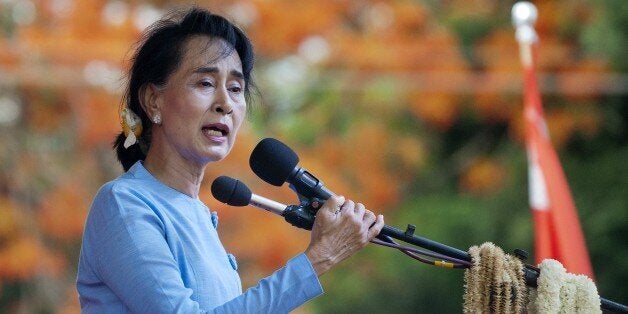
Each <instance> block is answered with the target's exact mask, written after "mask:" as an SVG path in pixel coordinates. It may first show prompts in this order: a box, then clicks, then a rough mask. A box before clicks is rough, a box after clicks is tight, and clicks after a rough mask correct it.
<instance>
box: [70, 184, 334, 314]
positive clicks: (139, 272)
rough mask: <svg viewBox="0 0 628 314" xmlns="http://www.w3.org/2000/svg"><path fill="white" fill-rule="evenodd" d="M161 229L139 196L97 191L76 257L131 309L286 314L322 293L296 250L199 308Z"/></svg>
mask: <svg viewBox="0 0 628 314" xmlns="http://www.w3.org/2000/svg"><path fill="white" fill-rule="evenodd" d="M164 230H165V229H164V225H163V221H162V219H161V217H160V216H159V212H158V211H154V210H152V209H151V208H150V207H149V206H148V205H147V202H145V200H142V199H141V196H137V195H131V194H129V193H124V192H118V193H117V192H116V191H115V188H111V189H110V190H109V191H102V190H101V192H100V193H99V194H98V195H97V197H96V199H95V200H94V203H93V205H92V209H91V211H90V215H89V217H88V220H87V223H86V226H85V234H84V239H83V242H84V243H83V247H82V250H83V252H82V253H81V258H82V259H83V258H84V259H85V261H84V262H85V263H86V265H89V266H90V268H92V271H93V273H94V276H95V277H97V278H98V279H99V280H100V281H102V282H103V283H104V284H105V285H106V286H107V287H108V288H109V289H111V291H113V293H114V294H115V296H116V297H118V298H119V299H120V300H121V301H122V302H123V303H124V305H125V306H126V307H127V308H128V309H129V310H131V311H132V312H141V313H205V312H215V313H244V312H246V313H271V312H272V313H286V312H289V311H291V310H292V309H294V308H296V307H298V306H300V305H302V304H303V303H305V302H306V301H308V300H310V299H312V298H314V297H316V296H318V295H320V294H321V293H322V288H321V286H320V282H319V281H318V277H317V276H316V273H315V272H314V269H313V267H312V265H311V263H310V262H309V260H308V259H307V257H306V256H305V255H304V254H300V255H298V256H296V257H295V258H293V259H291V260H290V261H289V262H288V263H287V264H286V266H284V267H283V268H281V269H279V270H277V271H276V272H275V273H273V274H272V275H271V276H269V277H267V278H265V279H262V280H261V281H260V282H259V284H258V285H257V286H255V287H253V288H251V289H248V290H247V291H246V292H245V293H243V294H241V295H239V296H238V297H236V298H234V299H232V300H231V301H229V302H227V303H225V304H223V305H221V306H219V307H217V308H215V309H201V308H199V304H198V302H196V301H194V300H192V299H191V296H192V290H191V289H189V288H186V287H185V286H184V283H183V281H182V279H181V273H180V272H179V269H178V266H177V263H176V261H175V259H174V257H173V255H172V253H171V251H170V249H169V247H168V244H167V242H166V240H165V238H164V237H165V233H164ZM79 272H80V270H79ZM90 302H96V303H98V302H99V300H97V299H93V298H89V297H88V298H82V300H81V303H82V304H81V305H82V307H83V310H84V311H85V312H89V309H90ZM91 305H94V304H91ZM95 308H97V306H96V307H95Z"/></svg>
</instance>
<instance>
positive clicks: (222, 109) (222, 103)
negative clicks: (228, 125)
mask: <svg viewBox="0 0 628 314" xmlns="http://www.w3.org/2000/svg"><path fill="white" fill-rule="evenodd" d="M212 109H213V110H214V111H215V112H217V113H220V114H230V113H232V112H233V105H232V104H231V100H230V99H229V93H228V91H227V90H226V89H222V90H221V91H219V92H218V93H216V99H215V101H214V104H213V108H212Z"/></svg>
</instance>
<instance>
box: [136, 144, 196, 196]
mask: <svg viewBox="0 0 628 314" xmlns="http://www.w3.org/2000/svg"><path fill="white" fill-rule="evenodd" d="M152 148H155V147H151V150H149V152H148V154H147V156H146V160H145V161H144V168H146V170H148V172H150V173H151V174H152V175H153V176H154V177H155V178H157V179H158V180H159V181H161V182H162V183H164V184H165V185H167V186H169V187H171V188H173V189H175V190H177V191H179V192H181V193H184V194H186V195H188V196H190V197H192V198H196V197H198V193H199V190H200V187H201V182H202V181H203V175H204V173H205V166H204V165H194V164H192V163H190V162H187V161H185V160H184V159H183V158H181V156H178V154H167V153H164V152H161V150H158V149H152ZM166 156H168V157H166ZM173 156H176V157H179V158H176V157H175V158H173Z"/></svg>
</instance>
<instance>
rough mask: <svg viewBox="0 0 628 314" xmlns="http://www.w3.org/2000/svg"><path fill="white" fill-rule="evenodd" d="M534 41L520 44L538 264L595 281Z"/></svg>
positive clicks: (534, 37)
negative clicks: (540, 82) (548, 119)
mask: <svg viewBox="0 0 628 314" xmlns="http://www.w3.org/2000/svg"><path fill="white" fill-rule="evenodd" d="M530 27H531V26H530ZM527 31H530V29H528V30H527ZM532 32H533V29H532ZM531 38H532V39H533V40H530V41H528V42H527V43H522V41H520V44H522V47H521V53H522V63H523V67H524V89H525V90H524V116H525V133H526V148H527V154H528V179H529V188H530V207H531V208H532V213H533V218H534V234H535V239H534V244H535V261H536V262H537V263H539V262H541V261H542V260H544V259H547V258H551V259H555V260H558V261H559V262H561V263H562V264H563V265H564V266H565V268H566V269H567V271H568V272H570V273H575V274H583V275H586V276H588V277H589V278H591V279H593V269H592V268H591V262H590V261H589V253H588V252H587V247H586V243H585V240H584V235H583V233H582V229H581V227H580V222H579V220H578V214H577V211H576V207H575V205H574V202H573V199H572V197H571V192H570V190H569V185H568V183H567V179H566V178H565V174H564V173H563V170H562V167H561V165H560V161H559V159H558V155H557V154H556V151H555V150H554V147H553V146H552V143H551V141H550V138H549V134H548V130H547V126H546V124H545V117H544V114H543V106H542V103H541V95H540V93H539V90H538V86H537V81H536V76H535V68H534V67H535V62H534V53H533V51H532V50H533V47H534V45H535V44H534V42H535V39H536V34H534V36H531ZM524 45H527V47H526V46H524Z"/></svg>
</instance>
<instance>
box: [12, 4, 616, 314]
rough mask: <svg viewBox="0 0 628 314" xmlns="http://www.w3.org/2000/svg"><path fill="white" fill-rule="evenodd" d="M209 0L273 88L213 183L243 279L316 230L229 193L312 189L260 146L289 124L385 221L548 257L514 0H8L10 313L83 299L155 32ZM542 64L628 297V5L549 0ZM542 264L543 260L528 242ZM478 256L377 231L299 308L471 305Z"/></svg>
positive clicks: (576, 186) (329, 176) (547, 102)
mask: <svg viewBox="0 0 628 314" xmlns="http://www.w3.org/2000/svg"><path fill="white" fill-rule="evenodd" d="M192 3H196V4H197V5H199V6H203V7H207V8H209V9H210V10H212V11H215V12H217V13H220V14H223V15H226V16H228V17H230V19H232V20H233V21H235V22H236V23H237V24H238V25H240V26H241V27H242V28H243V29H244V30H245V31H246V32H247V33H248V34H249V35H250V37H251V38H252V40H253V42H254V44H255V47H256V50H257V56H258V59H257V65H256V74H255V79H256V81H257V84H258V87H259V90H260V93H259V95H258V97H256V101H255V102H254V104H253V110H252V111H251V114H250V116H249V118H248V120H247V121H246V122H245V125H244V127H243V130H242V132H241V134H240V136H239V139H238V140H239V141H238V143H237V144H236V147H235V148H234V151H233V153H232V154H231V155H230V156H229V157H228V158H227V159H226V160H224V161H222V162H220V163H217V164H214V165H211V166H210V167H209V168H208V170H207V174H206V180H205V181H206V182H205V185H204V188H203V189H202V193H201V194H202V195H201V198H202V199H203V201H205V202H206V203H207V204H208V205H209V206H210V208H212V210H215V211H218V213H219V216H220V226H219V232H220V234H221V238H222V239H223V242H224V244H225V246H226V248H227V250H228V251H230V252H232V253H234V254H235V255H236V256H237V258H238V261H239V264H240V268H239V269H240V274H241V277H242V280H243V284H244V286H245V287H250V286H252V285H255V284H256V282H257V281H258V280H259V279H260V278H262V277H264V276H266V275H268V274H270V273H271V272H272V271H273V270H275V269H276V268H278V267H280V266H281V265H283V264H284V263H285V262H286V260H287V259H289V258H290V257H292V256H294V255H295V254H297V253H299V252H301V251H303V250H304V249H305V247H306V246H307V244H308V241H309V235H308V232H307V231H303V230H298V229H295V228H293V227H291V226H290V225H289V224H287V223H285V222H284V221H283V219H282V218H280V217H277V216H272V215H270V214H268V213H265V212H263V211H261V210H258V209H255V208H252V207H246V208H233V207H228V206H226V205H224V204H220V203H218V202H217V201H215V200H214V199H213V198H212V196H211V194H210V192H209V184H210V183H211V182H212V180H213V179H214V178H215V177H217V176H219V175H229V176H233V177H236V178H239V179H241V180H243V181H244V182H245V183H246V184H247V185H249V187H251V188H252V190H253V191H254V192H255V193H257V194H260V195H263V196H266V197H269V198H273V199H276V200H279V201H282V202H284V203H288V204H294V203H296V196H295V195H294V193H292V192H291V191H290V190H289V189H288V188H287V187H286V186H284V187H281V188H277V187H273V186H270V185H268V184H265V183H264V182H262V181H261V180H260V179H258V178H257V177H256V176H255V175H254V174H253V173H252V172H251V171H250V170H249V167H248V157H249V154H250V152H251V150H252V148H253V147H254V146H255V144H256V143H257V142H258V141H259V140H260V139H262V138H264V137H276V138H279V139H281V140H282V141H283V142H285V143H286V144H288V145H289V146H291V147H292V148H293V149H294V150H295V151H296V152H297V153H298V154H299V156H300V157H301V163H300V165H301V166H303V167H306V168H307V169H308V170H310V171H311V172H312V173H314V174H316V175H317V176H318V177H319V178H321V179H322V180H323V181H324V182H325V184H326V186H328V187H329V188H330V189H331V190H333V191H336V192H338V193H341V194H344V195H346V196H348V197H351V198H353V199H357V200H360V201H361V202H363V203H365V204H366V205H367V207H369V208H370V209H373V210H374V211H376V212H379V213H384V214H385V216H386V222H387V224H389V225H392V226H397V227H399V228H402V229H403V228H405V226H406V224H408V223H411V224H415V225H416V226H417V231H416V233H417V234H418V235H421V236H424V237H427V238H430V239H433V240H436V241H439V242H442V243H445V244H448V245H451V246H455V247H458V248H461V249H463V250H466V249H468V248H469V247H470V246H472V245H479V244H481V243H483V242H486V241H492V242H494V243H496V244H497V245H498V246H500V247H502V248H503V249H504V250H505V251H506V252H512V251H513V250H514V249H515V248H522V249H525V250H527V251H528V252H530V253H531V254H532V252H533V247H532V242H533V232H532V220H531V213H530V209H529V207H528V187H527V162H526V155H525V146H524V144H523V123H522V85H523V84H522V69H521V66H520V62H519V55H518V45H517V43H516V41H515V39H514V29H513V27H512V26H511V22H510V9H511V7H512V5H513V3H514V1H497V0H492V1H491V0H474V1H463V0H448V1H433V0H425V1H418V0H417V1H410V0H390V1H375V0H373V1H368V0H363V1H360V0H354V1H348V0H347V1H342V0H337V1H309V0H255V1H201V0H198V1H194V2H192V1H167V0H153V1H149V0H145V1H142V0H135V1H119V0H89V1H88V0H81V1H78V0H0V312H3V313H4V312H8V313H9V312H10V313H13V312H17V313H77V312H79V311H80V307H79V304H78V299H77V298H78V296H77V292H76V290H75V287H74V282H75V277H76V267H77V256H78V253H79V248H80V243H81V233H82V229H83V223H84V220H85V217H86V215H87V211H88V208H89V205H90V203H91V200H92V197H93V195H94V194H95V192H96V191H97V189H98V188H99V187H100V186H101V185H102V184H103V183H104V182H106V181H108V180H111V179H113V178H115V177H116V176H118V175H120V174H121V173H122V168H121V166H120V165H119V164H118V163H117V162H116V160H115V157H114V155H113V151H112V150H111V144H112V141H113V138H114V135H115V134H117V133H118V132H119V130H120V125H119V120H118V107H119V105H120V98H121V94H122V91H123V86H124V82H125V72H126V70H127V67H128V65H129V62H128V59H129V57H130V56H131V55H132V52H133V44H134V43H135V42H136V41H137V40H138V39H139V36H140V34H141V31H142V30H143V29H144V28H145V27H146V26H148V25H149V24H150V23H151V22H153V21H155V20H156V19H157V18H159V17H160V16H161V15H162V14H164V13H165V12H167V11H169V10H171V9H173V8H178V7H182V6H183V7H185V6H186V5H189V4H192ZM536 5H537V7H538V10H539V21H538V22H537V24H536V29H537V31H538V33H539V36H540V48H539V56H538V72H537V73H538V77H539V83H540V86H541V91H542V93H543V102H544V106H545V109H546V118H547V123H548V126H549V131H550V134H551V137H552V140H553V143H554V145H555V147H556V149H557V151H558V153H559V156H560V159H561V162H562V165H563V167H564V170H565V173H566V176H567V179H568V181H569V183H570V186H571V189H572V193H573V196H574V200H575V203H576V207H577V208H578V211H579V216H580V220H581V224H582V228H583V230H584V234H585V237H586V240H587V244H588V248H589V251H590V255H591V259H592V263H593V267H594V271H595V275H596V280H597V285H598V290H599V292H600V294H601V295H602V296H604V297H606V298H609V299H612V300H614V301H618V302H621V303H624V304H626V303H628V294H627V293H626V289H625V282H627V281H628V241H627V240H626V239H627V238H626V234H628V192H627V191H628V145H627V143H628V136H627V128H628V103H627V101H628V58H627V57H626V56H627V51H628V1H623V0H602V1H584V0H560V1H536ZM529 261H530V262H532V256H531V257H530V260H529ZM462 278H463V271H461V270H450V269H442V268H435V267H431V266H427V265H425V264H421V263H417V262H416V261H414V260H412V259H409V258H407V257H405V256H404V255H403V254H401V253H399V252H396V251H393V250H391V249H387V248H383V247H377V246H372V245H371V246H369V247H367V248H366V249H365V250H364V251H362V252H360V253H358V254H357V255H356V256H355V257H353V258H351V259H349V260H347V261H345V262H343V263H342V264H341V265H340V266H339V267H338V268H337V269H335V270H334V271H333V272H330V273H328V274H326V275H325V276H324V277H323V278H322V282H323V286H324V289H325V290H326V293H325V294H324V295H323V296H321V297H319V298H317V299H315V300H314V301H312V302H310V303H308V304H307V305H306V306H304V307H302V308H300V309H299V310H298V312H304V313H330V312H336V313H349V312H352V313H355V312H365V313H415V312H461V309H462V291H463V279H462Z"/></svg>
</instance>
